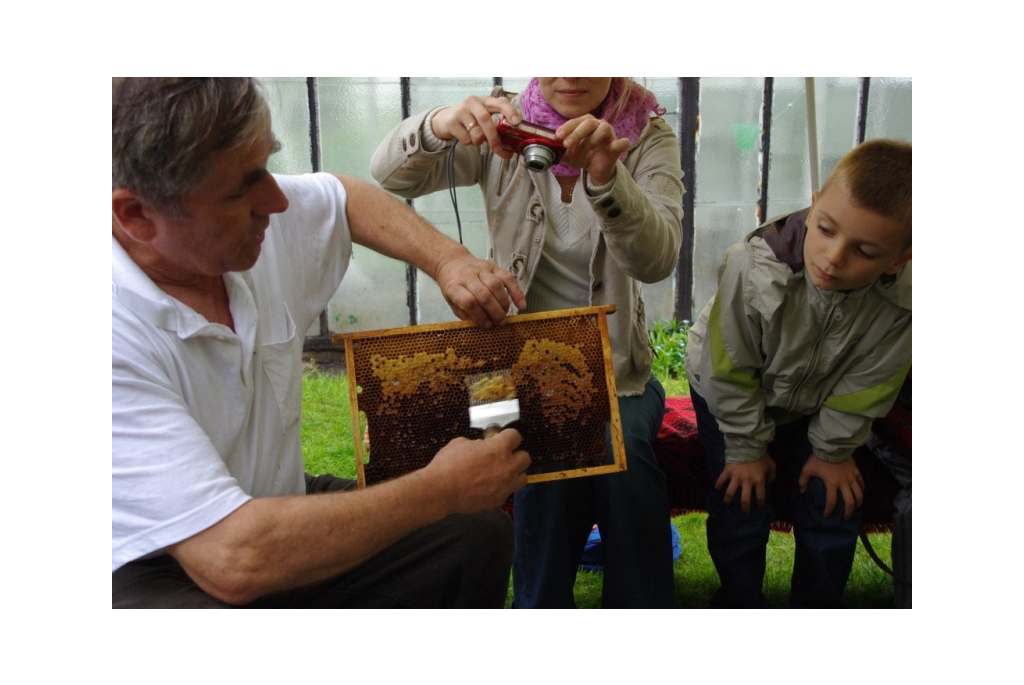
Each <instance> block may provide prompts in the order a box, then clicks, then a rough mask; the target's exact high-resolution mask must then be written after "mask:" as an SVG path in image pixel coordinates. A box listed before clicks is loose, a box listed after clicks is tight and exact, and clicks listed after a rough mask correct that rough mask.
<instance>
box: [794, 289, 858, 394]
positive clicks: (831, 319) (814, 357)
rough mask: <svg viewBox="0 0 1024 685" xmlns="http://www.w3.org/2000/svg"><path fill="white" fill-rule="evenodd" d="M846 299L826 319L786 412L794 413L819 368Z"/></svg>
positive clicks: (843, 297) (833, 306)
mask: <svg viewBox="0 0 1024 685" xmlns="http://www.w3.org/2000/svg"><path fill="white" fill-rule="evenodd" d="M845 299H846V296H845V295H841V296H840V299H839V301H838V302H835V303H833V305H832V308H831V309H829V312H828V316H827V317H825V325H824V326H823V327H822V329H821V333H820V334H819V335H818V340H817V341H816V342H815V343H814V348H813V349H812V350H811V360H810V365H809V366H808V367H807V371H805V372H804V377H803V378H801V379H800V382H799V383H797V384H796V387H794V388H793V393H792V394H791V395H790V399H789V403H788V406H787V407H786V411H788V412H792V411H794V409H795V407H796V403H797V399H799V397H800V390H801V389H803V387H804V384H805V383H807V381H808V380H810V378H811V376H812V375H813V374H814V369H815V368H816V367H817V366H818V356H819V354H820V352H821V347H822V345H823V344H824V342H825V336H826V335H827V334H828V331H829V329H830V328H832V324H833V323H835V322H836V321H838V320H839V319H841V318H842V316H843V300H845Z"/></svg>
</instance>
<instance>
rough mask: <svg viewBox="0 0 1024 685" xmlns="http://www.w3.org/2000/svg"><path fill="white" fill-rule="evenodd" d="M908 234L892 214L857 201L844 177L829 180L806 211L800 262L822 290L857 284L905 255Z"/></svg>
mask: <svg viewBox="0 0 1024 685" xmlns="http://www.w3.org/2000/svg"><path fill="white" fill-rule="evenodd" d="M907 238H909V236H905V235H904V231H903V230H902V229H901V228H900V226H899V225H898V224H897V223H896V221H895V220H894V219H890V218H888V217H884V216H882V215H880V214H876V213H875V212H873V211H871V210H868V209H864V208H863V207H860V206H858V205H856V204H855V203H854V201H853V197H852V196H851V195H850V193H849V192H848V191H847V190H846V187H845V185H844V184H843V183H836V184H834V185H831V186H829V187H828V188H827V189H826V190H825V192H824V193H821V194H820V195H819V194H818V193H817V192H815V193H814V204H813V205H812V206H811V211H810V213H809V214H808V215H807V237H806V238H804V268H806V269H807V274H808V276H810V278H811V282H812V283H814V285H816V286H818V287H819V288H821V289H822V290H830V291H841V290H856V289H858V288H863V287H864V286H866V285H869V284H871V283H873V282H874V281H875V280H876V279H877V278H878V277H879V276H881V275H882V274H895V273H896V272H897V271H899V269H900V267H902V266H903V265H904V264H905V263H906V262H907V261H908V260H909V259H910V248H909V247H906V244H907V243H908V242H909V240H908V239H907Z"/></svg>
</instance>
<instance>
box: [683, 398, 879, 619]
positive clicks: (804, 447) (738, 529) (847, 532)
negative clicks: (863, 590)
mask: <svg viewBox="0 0 1024 685" xmlns="http://www.w3.org/2000/svg"><path fill="white" fill-rule="evenodd" d="M690 397H691V398H692V399H693V408H694V410H695V412H696V415H697V431H698V435H699V438H700V443H701V446H702V447H703V448H704V454H705V455H706V458H707V464H708V472H709V476H710V479H711V486H712V492H711V493H710V494H709V495H708V499H707V509H708V522H707V537H708V551H709V552H710V554H711V559H712V561H714V564H715V569H716V570H717V571H718V576H719V579H720V581H721V586H720V587H719V589H718V590H717V591H716V592H715V594H714V596H713V597H712V599H711V605H712V607H722V608H739V607H745V608H749V607H767V606H768V602H767V600H766V599H765V596H764V593H763V591H762V586H763V585H764V573H765V549H766V547H767V545H768V532H769V529H770V528H771V524H772V521H773V520H774V518H775V512H774V503H773V499H772V496H771V492H770V491H769V495H768V499H767V502H766V504H765V507H764V508H761V507H758V506H757V503H756V502H752V503H751V508H750V513H749V514H744V513H743V511H742V510H741V508H740V497H739V494H738V493H737V494H736V495H735V496H734V497H733V501H732V504H731V505H728V506H727V505H726V504H725V503H724V502H723V501H722V492H719V491H715V490H714V484H715V481H716V480H718V477H719V476H720V475H721V474H722V471H723V470H724V469H725V440H724V438H723V436H722V433H721V431H720V430H719V428H718V422H717V421H716V420H715V417H714V415H712V414H711V411H710V410H709V409H708V405H707V402H705V401H704V398H702V397H701V396H700V395H699V394H697V393H696V392H695V391H693V390H692V389H691V390H690ZM809 420H810V419H808V418H804V419H801V420H799V421H794V422H793V423H788V424H785V425H783V426H777V427H776V429H775V439H774V440H773V441H772V443H771V444H770V445H769V446H768V453H769V454H770V455H771V457H772V459H774V460H775V462H776V464H778V466H779V474H780V478H786V479H787V480H788V481H789V482H788V484H787V487H788V490H789V494H790V496H791V497H792V502H793V535H794V541H795V543H796V556H795V558H794V561H793V577H792V581H791V585H790V595H789V605H790V606H791V607H805V608H811V607H841V606H843V601H842V595H843V590H844V589H845V587H846V581H847V580H848V579H849V577H850V569H851V568H852V567H853V555H854V552H855V551H856V548H857V537H858V535H859V533H860V530H861V526H862V524H863V512H862V511H861V509H859V508H858V509H855V510H854V515H853V516H852V517H851V518H850V520H849V521H844V520H843V497H842V495H839V496H838V497H837V501H836V507H835V509H834V510H833V512H832V515H831V516H829V517H827V518H826V517H825V516H824V515H823V512H824V510H825V486H824V483H822V481H821V480H820V479H818V478H812V479H811V482H810V483H809V484H808V486H807V492H806V493H803V494H801V493H800V488H799V486H798V485H797V480H798V478H799V476H800V471H801V469H802V468H803V466H804V463H805V462H806V461H807V459H808V458H809V457H810V455H811V453H812V452H813V448H812V447H811V444H810V442H809V441H808V439H807V427H808V423H809ZM723 492H724V488H723Z"/></svg>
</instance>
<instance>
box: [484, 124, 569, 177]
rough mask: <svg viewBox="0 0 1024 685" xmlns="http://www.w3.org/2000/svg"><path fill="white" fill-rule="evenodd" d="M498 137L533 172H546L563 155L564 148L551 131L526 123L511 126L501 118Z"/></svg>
mask: <svg viewBox="0 0 1024 685" xmlns="http://www.w3.org/2000/svg"><path fill="white" fill-rule="evenodd" d="M498 135H499V136H501V142H502V144H504V145H505V147H507V148H508V149H510V150H513V151H514V152H517V153H519V154H520V155H522V156H523V161H524V162H525V163H526V166H527V167H529V168H530V169H533V170H534V171H547V170H548V168H549V167H551V166H552V165H554V164H558V160H560V159H561V158H562V155H563V154H564V153H565V146H564V145H563V144H562V142H561V141H560V140H557V139H556V138H555V132H554V131H553V130H552V129H550V128H545V127H544V126H538V125H537V124H531V123H530V122H528V121H524V122H521V123H520V124H519V125H518V126H513V125H512V124H510V123H508V121H506V120H505V117H502V118H501V120H500V121H499V122H498Z"/></svg>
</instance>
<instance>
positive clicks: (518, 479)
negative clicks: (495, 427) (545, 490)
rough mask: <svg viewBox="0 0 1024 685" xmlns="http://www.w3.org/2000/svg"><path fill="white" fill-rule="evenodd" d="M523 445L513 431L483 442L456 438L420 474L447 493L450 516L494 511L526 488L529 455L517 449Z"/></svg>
mask: <svg viewBox="0 0 1024 685" xmlns="http://www.w3.org/2000/svg"><path fill="white" fill-rule="evenodd" d="M522 441H523V436H522V435H520V434H519V431H517V430H515V429H514V428H506V429H505V430H503V431H501V432H500V433H498V434H497V435H495V436H493V437H490V438H486V439H484V440H470V439H468V438H455V439H454V440H452V441H451V442H449V443H448V444H447V445H445V446H444V448H442V449H441V451H440V452H438V453H437V455H435V456H434V458H433V459H432V460H431V462H430V463H429V464H427V465H426V466H425V467H424V468H423V474H424V475H425V476H428V477H430V478H431V479H432V482H435V483H437V487H438V488H440V489H442V490H443V491H445V492H446V495H445V497H444V500H445V501H447V502H448V506H449V510H448V513H450V514H456V513H473V512H477V511H484V510H486V509H494V508H495V507H500V506H501V505H502V504H504V503H505V501H506V500H508V496H509V495H510V494H512V493H513V492H515V491H517V490H520V489H522V488H523V487H524V486H525V485H526V469H527V468H529V466H530V455H528V454H527V453H526V452H524V451H523V450H520V449H516V448H518V447H519V444H520V443H521V442H522Z"/></svg>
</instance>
